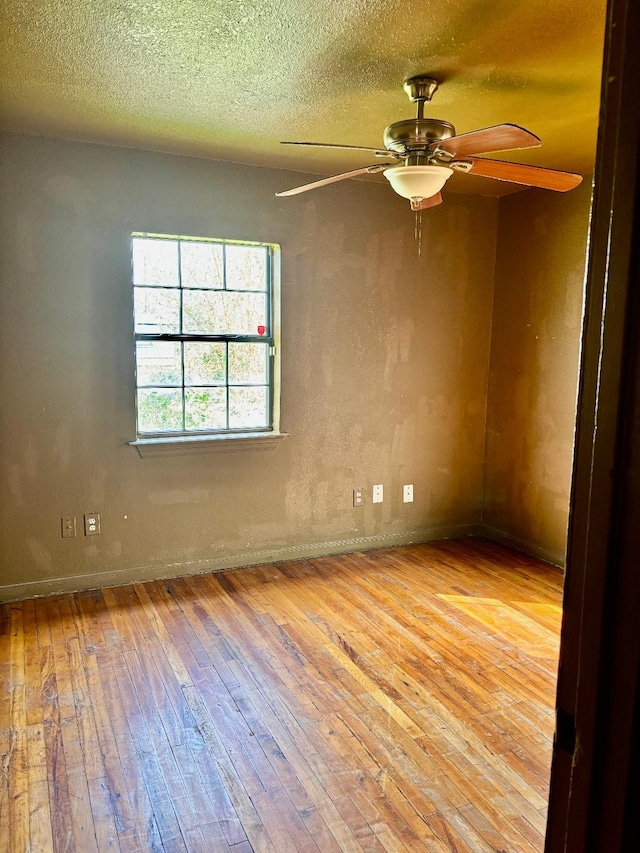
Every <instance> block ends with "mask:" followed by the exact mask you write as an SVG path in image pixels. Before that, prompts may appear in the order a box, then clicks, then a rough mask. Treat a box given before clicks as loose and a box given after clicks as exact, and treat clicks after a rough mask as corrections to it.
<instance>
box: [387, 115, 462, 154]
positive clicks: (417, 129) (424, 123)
mask: <svg viewBox="0 0 640 853" xmlns="http://www.w3.org/2000/svg"><path fill="white" fill-rule="evenodd" d="M455 135H456V129H455V127H454V126H453V125H452V124H449V122H448V121H441V120H440V119H437V118H410V119H406V120H405V121H397V122H395V123H394V124H390V125H389V127H387V128H386V129H385V132H384V136H383V140H384V145H385V148H387V149H388V150H389V151H397V152H398V154H405V153H407V152H409V153H411V152H416V151H419V152H423V153H427V149H428V147H429V145H431V144H432V143H433V142H441V141H442V140H443V139H449V138H450V137H452V136H455Z"/></svg>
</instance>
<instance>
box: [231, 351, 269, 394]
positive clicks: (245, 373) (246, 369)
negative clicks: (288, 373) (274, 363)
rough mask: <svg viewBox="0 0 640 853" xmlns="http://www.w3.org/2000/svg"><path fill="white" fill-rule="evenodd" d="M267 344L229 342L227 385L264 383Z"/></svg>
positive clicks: (265, 379)
mask: <svg viewBox="0 0 640 853" xmlns="http://www.w3.org/2000/svg"><path fill="white" fill-rule="evenodd" d="M268 349H269V346H268V344H231V343H230V344H229V385H266V383H267V356H268Z"/></svg>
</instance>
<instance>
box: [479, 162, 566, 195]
mask: <svg viewBox="0 0 640 853" xmlns="http://www.w3.org/2000/svg"><path fill="white" fill-rule="evenodd" d="M469 159H470V160H471V163H472V166H471V168H470V169H469V174H471V175H480V176H481V177H483V178H496V179H497V180H498V181H510V182H511V183H513V184H524V185H525V186H527V187H540V188H541V189H544V190H555V191H556V192H560V193H566V192H567V191H568V190H572V189H574V188H575V187H577V186H578V184H579V183H580V182H581V181H582V175H576V174H574V173H573V172H557V171H556V170H555V169H543V168H541V167H540V166H525V165H523V164H522V163H506V162H505V161H504V160H484V159H481V158H477V157H470V158H469Z"/></svg>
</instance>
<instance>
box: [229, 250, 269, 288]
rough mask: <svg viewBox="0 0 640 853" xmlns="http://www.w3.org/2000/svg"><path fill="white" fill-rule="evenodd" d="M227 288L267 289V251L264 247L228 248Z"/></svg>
mask: <svg viewBox="0 0 640 853" xmlns="http://www.w3.org/2000/svg"><path fill="white" fill-rule="evenodd" d="M227 288H228V289H229V290H266V289H267V250H266V248H265V247H264V246H227Z"/></svg>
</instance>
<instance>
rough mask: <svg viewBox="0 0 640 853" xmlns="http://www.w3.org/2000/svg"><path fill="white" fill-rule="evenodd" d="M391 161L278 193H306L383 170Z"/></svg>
mask: <svg viewBox="0 0 640 853" xmlns="http://www.w3.org/2000/svg"><path fill="white" fill-rule="evenodd" d="M390 165H391V164H390V163H374V164H373V166H365V167H364V168H362V169H354V170H353V171H352V172H342V173H341V174H340V175H332V176H331V177H330V178H322V179H321V180H319V181H313V182H312V183H310V184H302V186H300V187H294V188H293V189H291V190H284V191H283V192H280V193H276V195H277V196H288V195H298V193H306V192H307V190H315V189H317V188H318V187H326V185H327V184H335V183H336V182H337V181H345V180H346V179H347V178H355V177H356V175H365V174H369V175H373V174H374V173H375V172H381V171H382V170H383V169H386V168H387V167H388V166H390Z"/></svg>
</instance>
